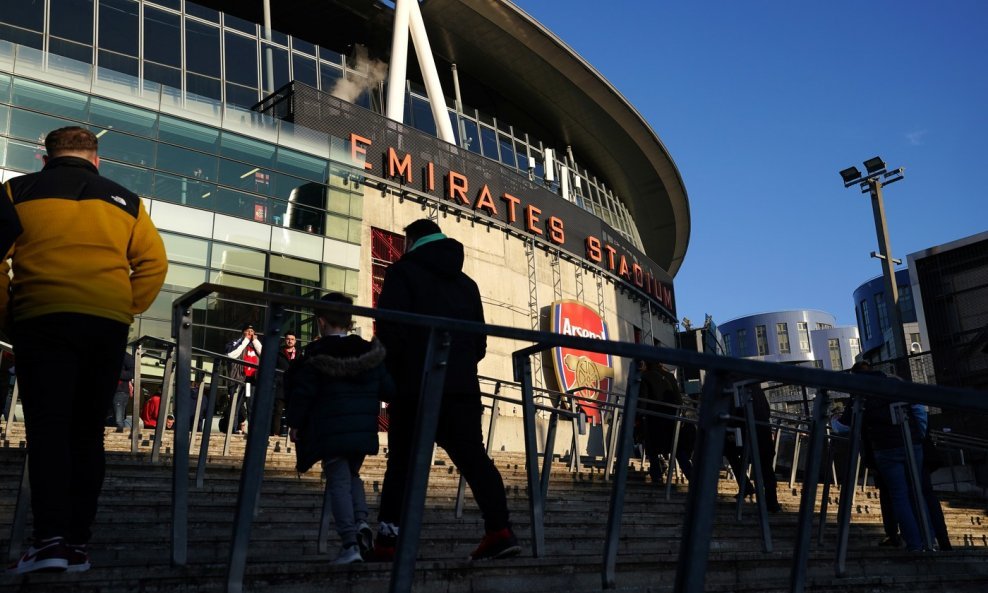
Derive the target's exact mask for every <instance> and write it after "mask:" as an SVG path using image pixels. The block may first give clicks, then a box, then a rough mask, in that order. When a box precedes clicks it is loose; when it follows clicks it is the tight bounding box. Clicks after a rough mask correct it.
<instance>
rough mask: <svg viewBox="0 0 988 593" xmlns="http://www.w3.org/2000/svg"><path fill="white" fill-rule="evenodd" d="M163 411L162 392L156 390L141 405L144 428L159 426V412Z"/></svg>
mask: <svg viewBox="0 0 988 593" xmlns="http://www.w3.org/2000/svg"><path fill="white" fill-rule="evenodd" d="M160 411H161V392H160V391H155V392H154V393H153V394H152V395H151V397H149V398H147V399H146V400H145V401H144V404H143V405H142V406H141V422H142V423H143V424H144V428H148V429H150V428H157V427H158V414H159V413H160Z"/></svg>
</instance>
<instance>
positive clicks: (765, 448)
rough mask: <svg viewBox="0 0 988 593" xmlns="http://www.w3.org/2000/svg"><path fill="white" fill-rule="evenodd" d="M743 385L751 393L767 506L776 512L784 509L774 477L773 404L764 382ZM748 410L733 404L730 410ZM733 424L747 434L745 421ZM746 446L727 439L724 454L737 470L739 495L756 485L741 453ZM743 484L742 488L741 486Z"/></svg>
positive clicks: (737, 413)
mask: <svg viewBox="0 0 988 593" xmlns="http://www.w3.org/2000/svg"><path fill="white" fill-rule="evenodd" d="M744 389H745V390H746V391H747V392H748V394H749V395H750V396H751V411H752V415H753V416H754V418H755V436H756V438H757V439H758V461H759V462H760V464H761V466H762V478H763V481H764V482H765V506H766V508H767V509H768V511H769V512H771V513H777V512H779V511H780V510H782V506H781V505H780V504H779V495H778V491H777V490H778V480H777V479H776V477H775V469H774V468H773V458H774V457H775V438H774V436H773V434H772V427H771V426H769V420H770V418H771V415H772V408H771V406H769V403H768V398H767V397H766V396H765V391H764V390H763V389H762V386H761V384H759V383H757V382H755V383H749V384H748V385H746V386H745V387H744ZM744 415H745V412H744V408H737V407H736V408H734V409H732V410H731V416H734V417H739V418H744ZM729 425H730V426H731V427H732V428H734V427H739V428H741V429H742V438H747V437H748V433H747V431H745V430H744V423H743V422H741V421H733V422H731V423H730V424H729ZM742 451H743V448H742V447H740V446H738V445H736V444H734V443H733V442H732V441H730V440H728V441H725V444H724V457H727V460H728V462H730V464H731V469H732V470H733V471H734V477H735V478H736V479H737V481H738V489H739V492H738V496H742V492H743V495H745V496H747V495H750V494H754V492H755V486H754V484H752V483H751V480H749V479H748V476H747V473H746V471H745V470H746V468H745V467H742V460H741V454H742ZM742 484H744V486H743V488H744V489H743V490H741V488H742Z"/></svg>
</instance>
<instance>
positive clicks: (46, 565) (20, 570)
mask: <svg viewBox="0 0 988 593" xmlns="http://www.w3.org/2000/svg"><path fill="white" fill-rule="evenodd" d="M68 568H69V561H68V560H65V559H64V558H50V559H48V560H38V561H37V562H32V563H31V564H28V565H25V566H21V565H15V566H12V567H10V568H8V569H7V573H8V574H29V573H32V572H65V571H66V570H68Z"/></svg>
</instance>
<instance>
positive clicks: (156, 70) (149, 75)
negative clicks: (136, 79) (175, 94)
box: [144, 62, 182, 89]
mask: <svg viewBox="0 0 988 593" xmlns="http://www.w3.org/2000/svg"><path fill="white" fill-rule="evenodd" d="M144 80H150V81H152V82H157V83H158V84H160V85H163V86H169V87H172V88H173V89H179V88H182V71H181V70H179V69H178V68H172V67H170V66H161V65H159V64H155V63H154V62H144Z"/></svg>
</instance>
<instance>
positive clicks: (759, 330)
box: [755, 325, 768, 356]
mask: <svg viewBox="0 0 988 593" xmlns="http://www.w3.org/2000/svg"><path fill="white" fill-rule="evenodd" d="M755 342H756V344H757V346H758V356H766V355H768V332H767V331H766V330H765V326H764V325H757V326H755Z"/></svg>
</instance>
